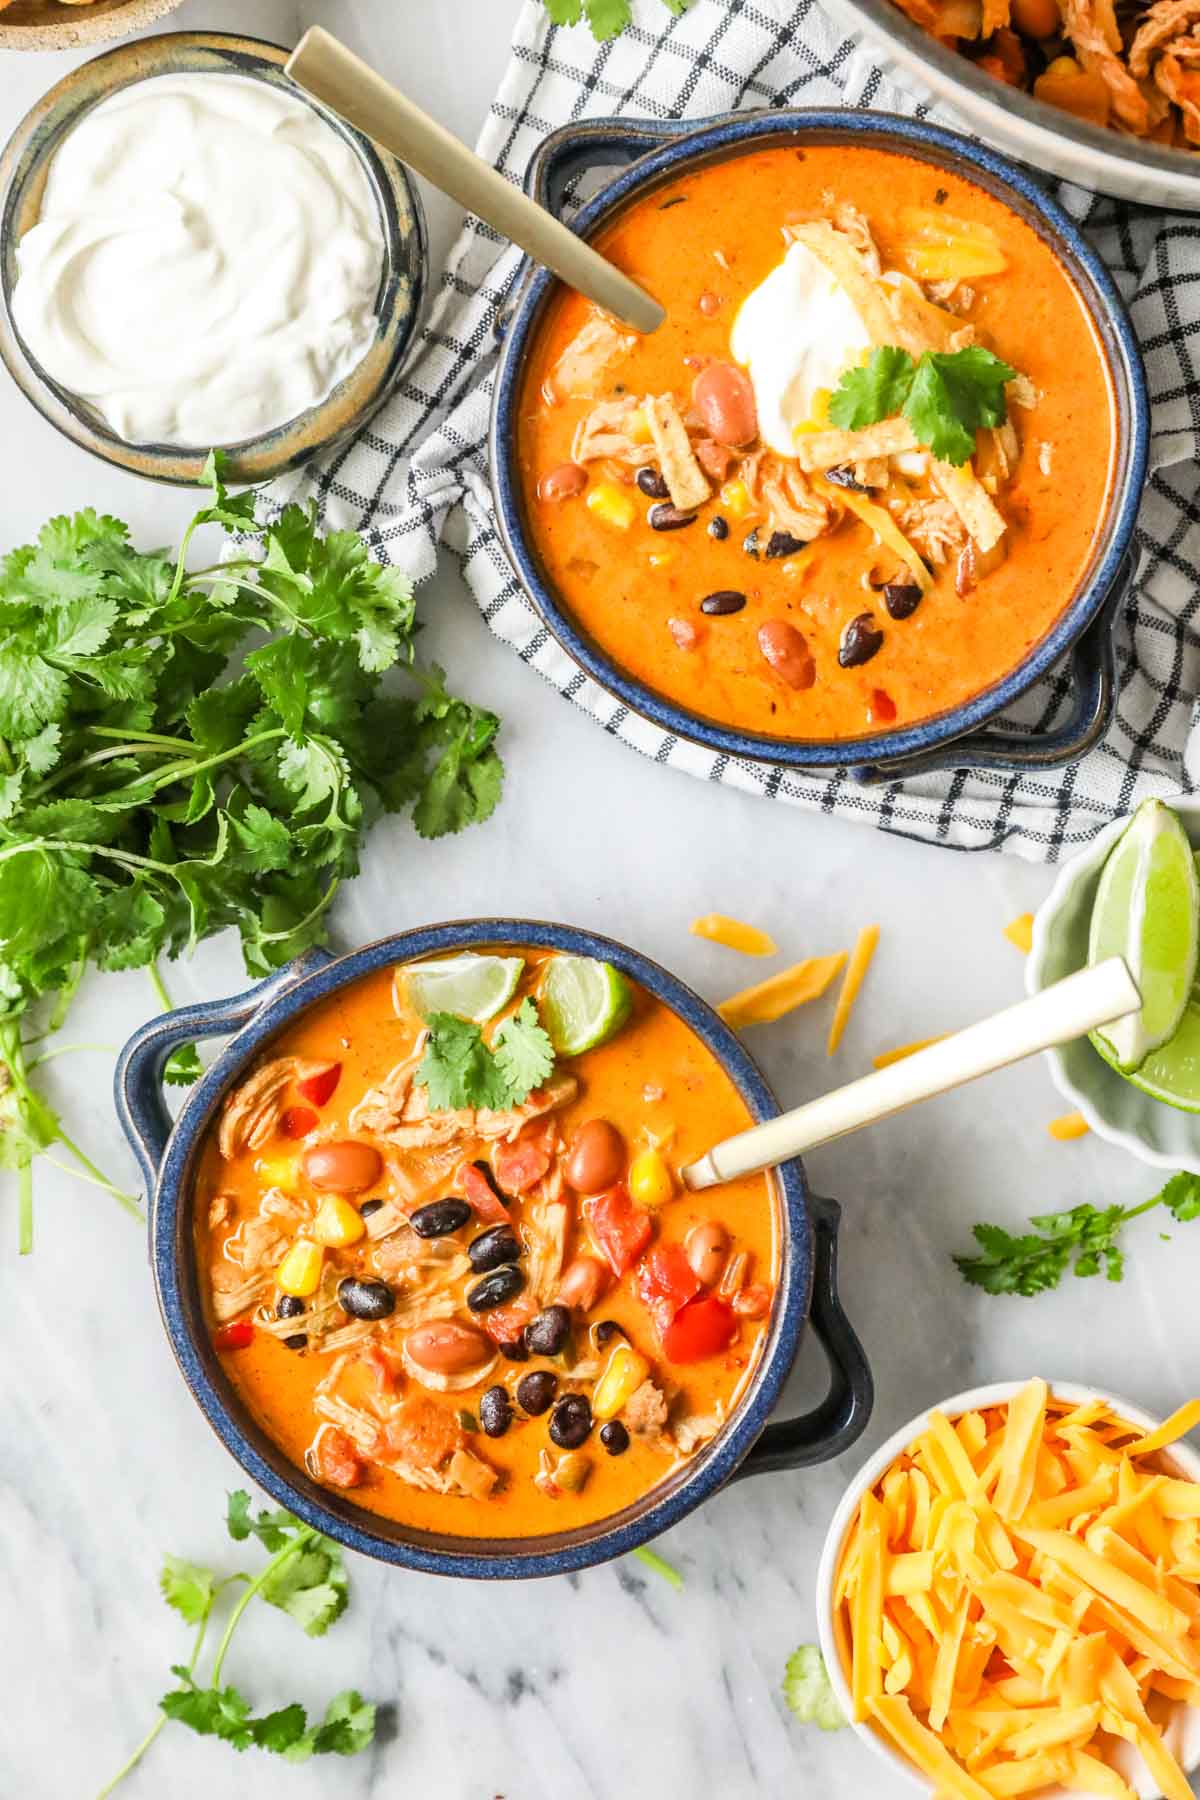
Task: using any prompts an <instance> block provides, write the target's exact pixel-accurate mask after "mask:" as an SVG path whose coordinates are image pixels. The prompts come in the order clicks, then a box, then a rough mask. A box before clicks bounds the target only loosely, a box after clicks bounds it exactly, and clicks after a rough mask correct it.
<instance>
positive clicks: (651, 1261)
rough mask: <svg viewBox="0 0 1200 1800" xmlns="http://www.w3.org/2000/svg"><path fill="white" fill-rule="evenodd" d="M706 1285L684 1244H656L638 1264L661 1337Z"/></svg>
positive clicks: (646, 1300) (648, 1307) (640, 1280)
mask: <svg viewBox="0 0 1200 1800" xmlns="http://www.w3.org/2000/svg"><path fill="white" fill-rule="evenodd" d="M703 1285H704V1283H703V1282H702V1281H701V1280H700V1277H699V1276H698V1275H697V1274H696V1271H695V1269H693V1267H692V1265H691V1263H690V1262H689V1261H688V1259H687V1255H686V1253H685V1251H684V1248H683V1245H682V1244H655V1245H654V1248H653V1249H652V1250H647V1252H646V1254H645V1256H643V1258H642V1260H641V1262H640V1263H639V1264H638V1268H637V1287H638V1293H639V1294H640V1296H641V1300H642V1305H643V1306H644V1307H645V1308H646V1310H647V1312H648V1313H649V1314H650V1317H651V1318H652V1319H653V1320H654V1324H655V1329H656V1330H657V1332H658V1335H659V1337H660V1338H661V1337H663V1336H664V1334H665V1333H666V1332H667V1331H669V1330H670V1327H671V1322H672V1320H673V1319H674V1317H675V1315H676V1313H678V1312H680V1311H682V1309H683V1308H684V1307H685V1306H686V1305H687V1303H688V1301H689V1300H694V1299H695V1298H696V1295H697V1294H698V1293H699V1292H700V1289H701V1288H702V1287H703Z"/></svg>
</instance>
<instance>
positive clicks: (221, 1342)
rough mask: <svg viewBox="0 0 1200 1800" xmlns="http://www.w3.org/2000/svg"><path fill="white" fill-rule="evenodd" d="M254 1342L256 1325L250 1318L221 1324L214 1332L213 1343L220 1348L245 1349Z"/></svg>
mask: <svg viewBox="0 0 1200 1800" xmlns="http://www.w3.org/2000/svg"><path fill="white" fill-rule="evenodd" d="M253 1342H254V1327H253V1325H252V1324H251V1323H250V1321H249V1319H235V1320H234V1321H233V1323H232V1325H219V1326H218V1327H217V1329H216V1331H214V1332H213V1344H214V1346H215V1347H216V1349H218V1350H244V1349H245V1348H246V1346H247V1344H252V1343H253Z"/></svg>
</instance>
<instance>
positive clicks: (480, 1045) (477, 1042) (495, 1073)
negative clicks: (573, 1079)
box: [413, 999, 554, 1112]
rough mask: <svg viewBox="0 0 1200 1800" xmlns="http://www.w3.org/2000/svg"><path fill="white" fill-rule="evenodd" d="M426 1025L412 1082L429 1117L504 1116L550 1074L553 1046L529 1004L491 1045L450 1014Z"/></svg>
mask: <svg viewBox="0 0 1200 1800" xmlns="http://www.w3.org/2000/svg"><path fill="white" fill-rule="evenodd" d="M428 1025H429V1038H428V1041H427V1042H426V1045H425V1050H424V1053H423V1055H422V1057H421V1060H420V1062H419V1063H418V1064H417V1069H416V1073H415V1074H414V1076H413V1080H414V1082H416V1083H417V1084H418V1086H420V1087H424V1088H426V1089H427V1090H428V1093H429V1106H430V1110H431V1111H433V1112H457V1111H459V1109H460V1108H463V1107H487V1108H488V1109H489V1110H490V1111H493V1112H504V1111H505V1110H507V1108H509V1107H512V1106H520V1104H521V1102H522V1101H523V1100H526V1099H528V1097H529V1095H530V1094H532V1093H533V1092H534V1090H535V1089H536V1088H539V1087H541V1085H542V1083H543V1082H544V1081H546V1079H547V1078H548V1077H549V1075H550V1073H551V1071H552V1070H553V1068H554V1046H553V1044H552V1043H551V1042H550V1038H549V1035H548V1033H547V1032H546V1030H545V1028H544V1027H543V1026H542V1024H541V1022H540V1021H539V1019H538V1010H537V1007H536V1005H535V1004H534V1002H533V1001H532V1000H531V999H525V1000H522V1002H521V1004H520V1006H518V1008H517V1009H516V1011H515V1012H512V1013H510V1014H509V1015H508V1017H507V1018H506V1019H503V1020H502V1021H501V1022H500V1024H499V1025H498V1026H497V1027H496V1030H495V1032H494V1033H493V1036H492V1042H491V1044H490V1045H489V1044H488V1043H487V1042H486V1040H485V1038H484V1035H483V1032H482V1031H481V1030H480V1028H479V1026H478V1025H475V1024H472V1022H471V1021H470V1020H469V1019H460V1018H458V1017H457V1016H456V1014H454V1013H445V1012H439V1013H431V1014H430V1016H429V1020H428Z"/></svg>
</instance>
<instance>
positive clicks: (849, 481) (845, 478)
mask: <svg viewBox="0 0 1200 1800" xmlns="http://www.w3.org/2000/svg"><path fill="white" fill-rule="evenodd" d="M825 479H826V481H832V483H833V485H834V487H840V488H849V489H850V491H851V493H854V494H869V493H870V491H871V490H870V488H869V487H868V486H867V484H866V482H865V481H856V480H855V476H854V470H853V469H852V468H851V467H850V465H849V463H842V464H841V466H840V467H839V468H836V469H826V471H825Z"/></svg>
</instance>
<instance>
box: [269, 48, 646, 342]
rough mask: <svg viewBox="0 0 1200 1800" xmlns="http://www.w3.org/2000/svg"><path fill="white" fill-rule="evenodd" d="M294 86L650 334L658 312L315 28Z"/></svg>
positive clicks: (293, 58)
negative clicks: (301, 89) (300, 88)
mask: <svg viewBox="0 0 1200 1800" xmlns="http://www.w3.org/2000/svg"><path fill="white" fill-rule="evenodd" d="M285 69H286V73H287V74H288V75H290V76H291V78H292V80H293V81H294V82H295V83H296V85H297V86H298V87H302V88H303V89H304V91H305V93H307V94H311V95H312V96H313V98H314V99H315V100H319V101H321V103H322V105H324V106H327V107H329V109H330V111H331V112H335V113H337V114H338V115H339V116H340V117H341V118H343V119H345V120H346V121H347V123H348V124H350V125H354V126H356V127H357V128H358V130H359V131H362V132H365V133H366V135H367V136H368V137H369V138H373V139H374V141H375V142H376V143H377V144H381V145H382V146H383V148H384V149H385V150H390V151H391V152H392V153H393V155H395V156H398V157H400V158H401V160H402V161H403V162H406V163H407V164H408V166H409V167H410V168H412V169H415V170H416V171H417V173H418V174H420V175H424V176H425V178H426V180H427V181H431V182H432V183H433V185H434V187H436V188H440V189H441V191H442V193H444V194H449V195H450V197H451V199H452V200H457V201H458V202H459V204H460V205H462V206H465V207H466V208H467V210H468V211H469V212H473V213H475V214H476V215H477V217H479V218H481V219H483V220H485V221H486V223H487V224H489V225H493V226H495V228H496V230H497V231H499V232H500V233H502V235H503V236H504V237H506V238H511V240H512V242H513V243H514V244H519V245H520V247H521V249H522V250H526V251H528V253H529V255H530V256H532V257H533V259H534V260H535V262H540V263H543V264H544V265H545V267H546V268H548V269H551V270H552V271H553V272H554V274H555V275H557V276H558V277H559V279H560V280H562V281H565V282H566V283H567V285H568V287H573V288H576V289H577V290H578V291H579V293H581V294H585V295H586V296H587V298H588V299H589V300H594V301H595V303H596V305H597V306H602V307H603V308H604V310H605V312H609V313H612V315H613V316H614V318H617V319H619V320H620V321H621V323H622V324H623V325H631V326H632V327H633V329H634V330H635V331H641V332H651V331H657V330H658V327H659V326H660V325H661V324H662V322H663V320H664V319H665V318H666V316H667V315H666V311H665V309H664V308H663V307H662V306H660V305H659V303H658V301H657V300H656V299H654V297H653V295H651V294H648V293H647V292H646V291H645V289H644V288H640V287H639V286H638V285H637V283H636V282H635V281H630V279H629V277H628V275H623V274H622V273H621V271H620V269H617V268H614V266H613V264H612V263H610V262H608V261H607V260H606V259H605V258H604V257H603V256H601V255H600V254H599V253H598V252H597V251H595V250H593V249H592V248H591V246H590V245H589V244H585V243H584V241H583V239H582V238H579V237H576V236H575V233H574V232H573V231H570V230H568V228H567V227H566V226H565V225H563V224H561V223H560V222H559V220H557V219H556V218H554V216H553V215H552V214H551V213H548V212H547V211H546V209H545V208H544V207H542V206H538V205H537V204H536V202H534V201H533V200H530V199H529V198H528V197H527V196H526V195H525V194H523V193H522V192H521V190H520V188H518V187H513V186H512V184H511V183H510V182H507V181H505V179H504V177H503V175H501V174H499V173H498V172H497V170H495V169H493V168H492V167H491V166H490V165H489V164H488V163H485V162H484V161H483V159H482V158H481V157H478V156H476V155H475V153H474V151H473V150H468V149H467V146H466V145H465V144H462V143H460V142H459V140H458V139H457V138H456V137H454V136H453V135H452V134H451V133H450V132H448V131H447V130H446V128H445V127H444V126H443V125H439V124H438V123H437V121H436V120H435V119H431V118H430V117H429V115H428V113H423V112H422V111H421V109H420V107H419V106H414V105H413V103H412V101H411V100H409V99H407V98H406V97H405V96H404V95H403V94H402V93H400V91H399V89H398V88H394V87H393V86H392V85H391V83H390V82H387V81H385V80H384V79H383V77H382V76H381V75H377V74H376V72H375V70H374V69H372V68H371V67H369V65H368V64H367V63H365V62H363V61H362V59H361V58H360V57H357V56H355V55H354V53H353V51H351V50H347V48H346V46H345V45H344V44H342V43H339V41H338V39H337V38H335V37H331V36H330V34H329V32H327V31H323V30H322V29H321V27H320V26H319V25H313V26H310V28H309V29H308V30H307V31H306V32H305V34H304V36H303V37H302V38H301V39H300V42H299V43H298V44H297V45H296V48H295V49H294V50H293V51H292V54H291V55H290V56H289V57H288V60H287V63H286V65H285Z"/></svg>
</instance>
